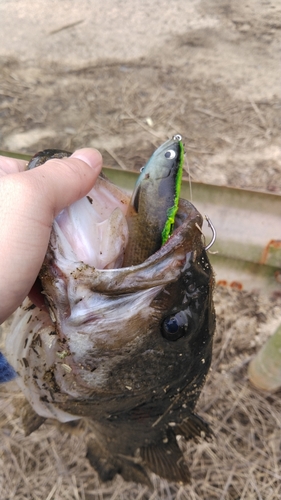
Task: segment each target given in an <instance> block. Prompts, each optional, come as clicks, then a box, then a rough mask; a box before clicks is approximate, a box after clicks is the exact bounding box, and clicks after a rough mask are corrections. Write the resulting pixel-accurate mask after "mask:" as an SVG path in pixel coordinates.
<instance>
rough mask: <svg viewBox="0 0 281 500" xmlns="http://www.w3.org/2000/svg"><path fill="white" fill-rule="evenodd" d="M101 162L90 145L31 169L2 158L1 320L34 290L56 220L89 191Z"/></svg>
mask: <svg viewBox="0 0 281 500" xmlns="http://www.w3.org/2000/svg"><path fill="white" fill-rule="evenodd" d="M101 165H102V157H101V155H100V153H99V152H98V151H96V150H95V149H89V148H87V149H80V150H78V151H75V153H73V155H72V156H70V157H68V158H63V159H52V160H49V161H48V162H46V163H45V164H44V165H41V166H40V167H37V168H35V169H33V170H28V171H24V169H25V168H26V162H25V161H22V160H16V159H13V158H6V157H3V156H0V297H1V300H0V324H1V323H2V322H3V321H4V320H5V319H6V318H7V317H8V316H9V315H10V314H11V313H12V312H13V311H14V310H15V309H16V308H17V307H18V306H19V305H20V304H21V302H22V301H23V300H24V298H25V297H26V296H27V295H28V294H29V292H30V290H31V288H32V286H33V284H34V282H35V280H36V277H37V275H38V273H39V270H40V268H41V266H42V263H43V260H44V256H45V254H46V251H47V247H48V242H49V239H50V232H51V228H52V224H53V220H54V218H55V217H56V215H57V214H58V213H59V212H60V211H61V210H62V209H63V208H65V207H66V206H68V205H70V204H71V203H74V201H76V200H78V199H79V198H82V197H83V196H85V195H86V194H87V193H88V192H89V191H90V189H91V188H92V187H93V185H94V183H95V181H96V179H97V176H98V174H99V173H100V170H101Z"/></svg>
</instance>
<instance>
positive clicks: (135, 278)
mask: <svg viewBox="0 0 281 500" xmlns="http://www.w3.org/2000/svg"><path fill="white" fill-rule="evenodd" d="M179 216H180V218H181V220H180V223H179V226H178V227H177V228H176V229H175V230H174V232H173V234H172V236H171V237H170V238H169V239H168V240H167V242H166V243H165V244H164V245H163V246H162V247H161V248H160V249H159V250H158V251H157V252H155V253H154V254H153V255H151V256H150V257H149V258H148V259H146V260H145V261H144V262H142V263H141V264H138V265H135V266H128V267H123V268H118V269H95V268H93V267H91V266H88V265H86V264H83V265H81V263H77V262H75V263H73V268H72V271H71V279H72V280H74V281H75V282H76V283H79V282H81V283H83V287H85V289H89V290H92V291H93V292H98V293H104V294H109V295H115V294H116V295H119V294H126V293H133V292H138V291H141V290H145V289H149V288H152V287H156V286H158V285H161V286H166V285H167V284H169V283H171V282H173V281H176V280H177V279H178V278H179V276H180V274H181V273H183V272H184V271H185V269H186V265H187V264H188V262H190V255H191V254H193V255H194V257H193V258H195V256H196V255H197V254H198V253H201V252H202V250H203V242H202V236H201V233H200V231H199V228H198V226H199V227H200V226H201V225H202V221H203V219H202V216H201V215H200V213H199V212H198V211H197V210H196V208H195V207H194V206H193V205H192V204H191V203H190V202H188V201H186V200H180V206H179ZM53 246H57V247H58V246H59V245H56V242H55V241H54V242H53ZM55 251H56V249H55ZM49 257H50V260H49V262H47V263H46V262H45V263H46V264H47V268H49V269H52V267H53V273H54V274H53V276H55V272H56V270H55V261H56V259H55V258H54V255H52V253H51V252H50V253H49ZM47 259H48V257H47ZM62 265H63V264H62ZM68 265H69V262H66V264H65V266H66V267H65V269H64V268H63V267H61V272H62V274H63V275H64V276H65V279H66V280H68V279H70V278H67V275H68V272H69V268H68Z"/></svg>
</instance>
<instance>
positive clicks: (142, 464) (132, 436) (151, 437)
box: [6, 152, 215, 484]
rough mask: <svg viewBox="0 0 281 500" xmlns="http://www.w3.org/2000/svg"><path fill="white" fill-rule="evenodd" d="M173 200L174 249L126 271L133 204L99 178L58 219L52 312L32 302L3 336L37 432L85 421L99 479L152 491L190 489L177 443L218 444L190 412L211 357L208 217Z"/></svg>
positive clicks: (47, 290)
mask: <svg viewBox="0 0 281 500" xmlns="http://www.w3.org/2000/svg"><path fill="white" fill-rule="evenodd" d="M56 154H60V153H59V152H57V153H56ZM61 154H62V155H63V156H64V155H65V154H64V153H61ZM44 155H45V152H43V153H42V154H41V157H40V158H41V160H42V162H43V161H44V160H45V156H46V155H45V156H44ZM32 166H34V162H33V163H31V167H32ZM177 203H178V210H177V211H176V212H175V213H174V214H173V231H172V233H171V234H170V235H169V237H168V239H167V241H166V242H165V243H164V244H162V245H161V244H160V248H159V249H158V250H156V251H155V252H154V253H153V254H152V255H151V256H149V257H148V258H146V259H145V260H144V261H143V262H141V263H139V264H137V265H130V266H127V267H121V266H122V264H123V256H124V252H125V249H126V247H127V244H128V240H129V230H128V223H127V220H126V215H127V213H128V211H129V212H130V209H129V207H130V206H132V203H130V198H129V197H128V196H127V195H126V194H124V193H123V192H122V191H121V190H119V189H118V188H117V187H116V186H114V185H113V184H112V183H110V182H109V181H108V180H107V179H105V178H103V177H100V178H99V179H98V181H97V183H96V184H95V186H94V188H93V189H92V190H91V191H90V193H89V194H88V196H87V197H85V198H83V199H82V200H79V201H77V202H76V203H74V204H73V205H71V206H70V207H68V208H66V209H64V210H63V211H62V212H61V213H60V214H59V216H58V217H57V218H56V220H55V221H54V224H53V228H52V233H51V238H50V243H49V247H48V251H47V254H46V257H45V261H44V264H43V266H42V269H41V272H40V280H41V283H42V287H43V290H44V295H45V297H46V304H47V307H48V312H46V311H43V310H39V309H38V308H37V307H35V306H34V305H33V304H31V303H30V301H29V300H28V299H26V300H25V302H24V303H23V305H22V307H21V308H20V309H19V310H18V311H17V313H16V315H15V319H14V321H13V324H12V327H11V332H10V334H9V335H8V338H7V342H6V354H7V357H8V359H9V361H10V363H11V365H12V366H13V367H14V369H15V370H16V371H17V373H18V375H19V376H18V379H17V380H18V383H19V385H20V387H21V389H22V391H23V392H24V394H25V396H26V398H27V399H28V401H29V403H30V405H31V406H32V408H33V410H34V411H35V412H36V414H38V415H39V416H40V417H38V418H37V419H36V420H34V423H33V424H30V423H29V432H30V431H31V430H33V429H35V428H36V427H38V425H39V424H40V423H42V421H43V420H44V419H45V418H49V417H50V418H55V419H57V420H58V421H60V422H69V421H73V420H77V419H80V418H84V419H87V421H88V423H89V426H90V428H91V433H90V434H89V437H88V443H87V446H88V454H87V456H88V459H89V461H90V463H91V464H92V465H93V467H94V468H95V469H96V470H97V471H98V473H99V475H100V477H101V479H102V480H109V479H112V478H113V477H114V476H115V475H116V474H121V475H122V476H123V478H124V479H125V480H128V481H136V482H143V483H147V484H149V483H150V480H149V471H152V472H154V473H156V474H158V475H159V476H162V477H164V478H166V479H168V480H170V481H181V482H188V481H189V479H190V474H189V470H188V466H187V464H186V462H185V460H184V457H183V455H182V452H181V450H180V448H179V446H178V442H177V436H178V435H181V436H184V437H185V438H186V439H190V438H192V437H200V436H201V435H202V433H203V434H204V435H205V436H207V437H208V436H210V429H209V426H208V424H207V423H206V422H204V421H203V420H202V419H201V418H200V417H199V416H197V415H196V414H195V413H194V411H195V405H196V402H197V400H198V397H199V395H200V392H201V389H202V386H203V384H204V382H205V379H206V375H207V373H208V370H209V367H210V363H211V356H212V339H213V333H214V329H215V313H214V308H213V301H212V291H213V272H212V268H211V266H210V263H209V260H208V256H207V254H206V251H205V248H204V242H203V241H202V235H201V226H202V216H201V215H200V214H199V212H198V211H197V210H196V208H195V207H194V206H193V205H192V204H191V203H189V202H188V201H186V200H181V199H180V200H178V202H177ZM166 215H167V214H166ZM143 231H144V232H145V228H144V229H143Z"/></svg>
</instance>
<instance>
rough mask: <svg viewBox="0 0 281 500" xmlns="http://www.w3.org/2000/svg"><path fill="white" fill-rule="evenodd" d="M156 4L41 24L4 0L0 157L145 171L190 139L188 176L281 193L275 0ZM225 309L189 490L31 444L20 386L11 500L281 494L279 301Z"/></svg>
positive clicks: (40, 442)
mask: <svg viewBox="0 0 281 500" xmlns="http://www.w3.org/2000/svg"><path fill="white" fill-rule="evenodd" d="M158 3H159V6H158V7H157V8H156V7H155V5H152V4H153V2H144V3H143V5H142V7H141V8H135V7H136V5H135V3H134V2H132V3H131V4H130V5H131V7H129V6H127V7H126V2H123V1H121V0H120V1H119V2H115V3H114V4H113V2H112V1H110V0H105V1H104V2H100V1H98V2H95V5H94V2H91V1H90V0H88V1H86V0H85V1H83V2H81V8H78V6H77V2H73V9H71V8H70V3H69V1H67V0H63V1H62V2H61V3H60V4H59V5H56V2H54V1H51V2H49V4H48V8H47V6H46V9H47V10H46V11H44V9H43V13H42V9H41V17H40V15H39V13H38V10H39V9H38V6H37V10H36V4H37V3H36V2H35V1H32V2H29V5H31V4H32V8H33V7H34V10H33V11H32V15H31V14H30V12H29V13H28V10H26V9H25V8H24V7H25V6H24V4H25V2H21V3H20V2H16V1H10V2H7V1H3V2H2V3H1V5H0V28H1V32H2V33H3V37H4V39H5V40H6V43H3V44H2V47H1V49H0V68H1V71H0V131H1V132H0V149H2V150H10V151H17V152H24V153H35V152H36V151H38V150H41V149H44V148H46V147H53V148H62V149H68V150H70V151H71V150H74V149H75V148H78V147H84V146H93V147H97V148H99V149H100V150H101V152H102V153H103V156H104V163H105V164H106V165H111V166H116V167H118V166H119V167H120V168H128V169H135V170H139V168H140V167H141V166H142V165H143V164H144V163H145V161H146V159H147V158H148V157H149V155H150V154H151V152H152V151H153V150H154V149H155V147H157V146H158V145H159V144H160V143H161V141H163V140H165V139H166V138H168V137H171V136H172V135H173V134H175V133H180V134H182V136H183V137H184V142H185V149H186V158H187V161H186V165H188V171H189V175H190V178H191V180H194V181H202V182H206V183H211V184H219V185H227V186H236V187H241V188H250V189H256V190H262V191H270V192H273V193H276V194H281V149H280V90H281V89H280V28H281V6H280V4H279V2H277V0H271V1H264V2H261V1H258V0H249V1H247V2H243V1H242V0H238V1H235V2H234V1H231V0H228V1H227V0H201V1H199V0H194V1H191V0H189V1H184V0H182V1H180V0H177V1H175V2H174V4H173V2H170V3H168V2H166V1H164V0H163V2H158ZM102 4H104V5H103V7H104V12H106V15H104V16H103V12H102V11H101V10H98V7H99V8H101V5H102ZM62 5H63V6H68V7H69V8H68V9H66V14H65V16H64V17H62V16H57V15H56V8H57V9H61V8H62ZM137 5H139V4H137ZM74 6H75V8H74ZM13 16H14V17H13ZM42 17H43V20H44V21H45V22H44V24H40V22H41V23H42ZM39 21H40V22H39ZM46 21H47V22H46ZM28 23H29V24H28ZM95 23H96V24H95ZM42 26H43V27H42ZM91 47H94V49H92V50H91ZM186 168H187V167H186ZM215 301H216V310H217V317H218V327H217V333H216V339H215V349H214V361H213V366H212V371H211V373H210V376H209V379H208V382H207V384H206V386H205V388H204V391H203V393H202V396H201V398H200V401H199V404H198V413H200V414H201V415H202V416H203V417H205V418H206V420H208V421H209V422H210V423H211V425H212V428H213V430H214V435H215V436H214V439H213V441H212V442H211V443H205V442H200V443H199V444H192V443H188V445H187V449H186V453H187V455H186V456H187V461H188V463H189V465H190V469H191V472H192V478H193V481H192V484H191V485H190V486H179V485H169V484H168V483H167V482H165V481H161V480H159V479H157V478H155V479H154V484H155V491H154V492H151V491H149V490H148V489H147V488H146V487H143V486H138V485H132V484H126V483H125V482H123V481H122V480H121V478H118V479H116V480H115V481H114V482H113V483H112V484H108V485H104V484H100V483H99V481H98V479H97V477H96V474H95V472H94V471H93V470H92V469H91V468H90V466H89V464H88V463H87V461H86V459H85V446H84V444H83V440H81V439H80V438H78V437H77V436H72V437H69V436H68V434H66V433H64V432H63V431H62V430H61V429H59V430H58V429H57V427H56V426H55V425H53V423H52V422H48V423H47V424H45V425H44V426H42V428H41V429H40V430H38V431H37V432H35V433H34V434H33V435H31V436H29V437H28V438H26V437H24V435H23V431H22V428H21V423H20V417H19V416H17V415H16V414H14V406H15V401H16V402H17V401H20V398H21V395H20V394H19V393H18V390H17V388H16V385H15V383H10V384H9V385H7V386H6V387H3V388H1V410H0V431H1V448H2V450H1V453H0V471H1V472H0V498H1V499H2V500H11V499H16V500H22V499H28V500H29V499H30V500H31V499H32V500H42V499H44V500H60V499H67V500H69V499H75V500H80V499H81V500H105V499H106V500H113V499H119V498H120V499H124V500H125V499H138V500H148V499H149V500H152V499H158V498H159V499H163V500H164V499H173V500H174V499H177V500H185V499H186V500H187V499H188V500H242V499H244V500H277V499H279V498H281V414H280V412H281V404H280V393H279V394H272V395H269V394H266V393H261V392H259V391H257V390H255V389H254V388H253V387H251V385H250V383H249V381H248V377H247V365H248V362H249V360H250V359H251V357H252V356H253V355H254V354H255V352H256V351H257V349H258V347H259V346H260V345H262V343H263V342H264V340H265V339H266V338H267V337H268V335H270V334H271V333H273V331H274V328H275V327H277V325H278V324H279V323H280V317H281V298H280V297H279V296H278V295H274V296H266V295H265V294H264V293H263V292H262V291H261V290H257V291H256V293H248V292H247V291H242V292H241V291H237V290H232V289H228V288H224V287H217V290H216V293H215ZM2 330H3V333H5V327H3V328H2Z"/></svg>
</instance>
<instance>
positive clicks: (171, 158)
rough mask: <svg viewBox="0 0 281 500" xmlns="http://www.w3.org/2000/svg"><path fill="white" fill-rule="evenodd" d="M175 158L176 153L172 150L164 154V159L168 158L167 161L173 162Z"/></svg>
mask: <svg viewBox="0 0 281 500" xmlns="http://www.w3.org/2000/svg"><path fill="white" fill-rule="evenodd" d="M175 157H176V152H175V151H174V150H173V149H169V150H168V151H166V153H165V158H168V159H169V160H173V159H174V158H175Z"/></svg>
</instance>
